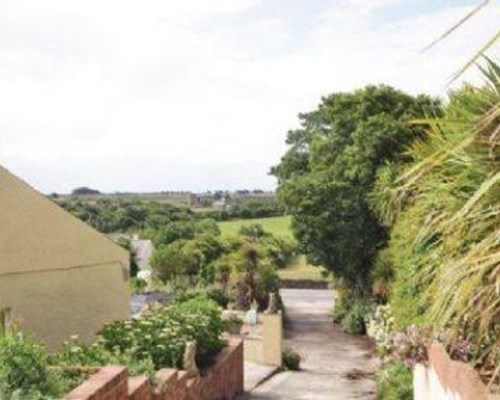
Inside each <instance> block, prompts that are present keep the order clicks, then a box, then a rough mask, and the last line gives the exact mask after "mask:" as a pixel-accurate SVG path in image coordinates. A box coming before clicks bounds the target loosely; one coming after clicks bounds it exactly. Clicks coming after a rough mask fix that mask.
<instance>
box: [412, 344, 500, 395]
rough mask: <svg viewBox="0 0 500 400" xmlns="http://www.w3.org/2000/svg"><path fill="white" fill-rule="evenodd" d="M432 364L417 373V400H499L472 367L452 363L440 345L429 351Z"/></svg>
mask: <svg viewBox="0 0 500 400" xmlns="http://www.w3.org/2000/svg"><path fill="white" fill-rule="evenodd" d="M427 352H428V356H429V361H428V363H427V364H426V365H423V364H418V365H417V366H416V367H415V369H414V372H413V388H414V399H415V400H494V399H495V400H498V399H500V395H493V394H491V393H489V392H488V389H487V388H486V386H485V385H484V383H483V382H482V381H481V379H480V377H479V375H478V373H477V372H476V371H475V370H474V368H472V366H470V365H469V364H466V363H463V362H460V361H455V360H452V359H451V358H450V357H449V356H448V353H447V352H446V350H445V348H444V347H443V346H442V345H441V344H438V343H435V344H432V345H431V346H429V348H428V349H427Z"/></svg>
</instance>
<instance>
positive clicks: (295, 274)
mask: <svg viewBox="0 0 500 400" xmlns="http://www.w3.org/2000/svg"><path fill="white" fill-rule="evenodd" d="M291 223H292V219H291V217H289V216H285V217H270V218H256V219H244V220H236V221H224V222H219V228H220V230H221V233H222V236H232V235H237V234H238V231H239V230H240V228H241V227H242V226H245V225H251V224H260V225H262V227H263V228H264V230H266V231H268V232H270V233H272V234H273V235H275V236H281V237H286V238H293V234H292V229H291ZM321 270H322V269H321V268H318V267H315V266H312V265H310V264H308V263H307V261H306V258H305V256H300V257H299V258H298V259H297V262H295V263H293V264H291V265H290V266H288V267H286V268H284V269H280V270H279V271H278V275H279V277H280V278H281V279H286V280H311V281H324V280H326V279H325V278H324V277H323V276H322V275H321Z"/></svg>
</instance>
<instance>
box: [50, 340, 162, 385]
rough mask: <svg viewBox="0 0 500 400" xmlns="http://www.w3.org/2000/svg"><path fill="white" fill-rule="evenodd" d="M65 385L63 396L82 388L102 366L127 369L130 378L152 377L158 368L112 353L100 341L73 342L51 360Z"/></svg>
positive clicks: (122, 354) (126, 354)
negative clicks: (88, 342)
mask: <svg viewBox="0 0 500 400" xmlns="http://www.w3.org/2000/svg"><path fill="white" fill-rule="evenodd" d="M49 361H50V364H51V365H53V366H55V367H56V368H57V369H58V371H59V373H60V375H61V377H62V378H63V381H64V392H69V391H70V390H71V389H72V388H74V387H76V386H78V385H79V384H81V383H82V382H83V381H84V380H85V379H87V378H88V377H89V376H90V375H91V374H93V373H95V372H97V371H98V370H99V368H100V367H101V366H103V365H124V366H126V367H127V369H128V372H129V374H130V375H132V376H134V375H140V374H144V375H147V376H149V377H153V375H154V372H155V368H154V365H153V363H152V361H151V359H149V358H145V359H141V360H137V359H136V358H134V357H132V356H131V355H130V354H129V353H120V352H115V353H113V352H112V351H109V350H108V349H106V348H105V347H104V346H103V345H102V343H100V342H99V341H97V342H96V343H94V344H91V345H87V344H84V343H81V342H79V341H78V339H77V338H76V337H75V338H72V340H70V341H69V342H66V343H65V344H64V346H63V347H62V349H61V350H59V351H58V352H57V353H55V354H53V355H52V356H50V358H49Z"/></svg>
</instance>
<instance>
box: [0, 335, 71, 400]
mask: <svg viewBox="0 0 500 400" xmlns="http://www.w3.org/2000/svg"><path fill="white" fill-rule="evenodd" d="M61 389H62V386H61V382H60V379H59V377H58V376H57V375H56V373H55V372H53V371H51V370H50V369H49V366H48V360H47V355H46V352H45V349H44V348H43V347H42V346H41V345H39V344H36V343H35V342H33V341H31V340H29V339H26V338H25V337H24V336H23V335H22V334H21V333H8V334H6V335H5V336H1V337H0V398H2V399H4V398H10V397H11V396H12V397H14V398H15V396H18V398H21V399H30V400H31V399H50V398H59V395H60V394H61Z"/></svg>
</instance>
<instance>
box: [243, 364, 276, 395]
mask: <svg viewBox="0 0 500 400" xmlns="http://www.w3.org/2000/svg"><path fill="white" fill-rule="evenodd" d="M276 371H277V368H276V367H274V366H270V365H262V364H257V363H253V362H248V361H245V392H249V391H251V390H252V389H254V388H255V387H256V386H258V385H259V384H261V383H262V382H264V381H265V380H266V379H268V378H269V377H270V376H272V375H273V374H274V373H276Z"/></svg>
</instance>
